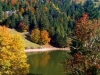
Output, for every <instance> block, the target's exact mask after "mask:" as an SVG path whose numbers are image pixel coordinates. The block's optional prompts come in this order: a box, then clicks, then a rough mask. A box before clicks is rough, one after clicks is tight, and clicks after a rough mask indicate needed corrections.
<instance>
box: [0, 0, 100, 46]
mask: <svg viewBox="0 0 100 75" xmlns="http://www.w3.org/2000/svg"><path fill="white" fill-rule="evenodd" d="M76 1H77V0H76ZM80 1H81V0H80ZM77 2H78V1H77ZM77 2H75V1H74V0H22V1H20V0H17V1H15V3H14V1H13V2H12V0H8V1H6V0H4V1H0V14H1V15H0V24H1V25H5V26H7V27H9V28H14V29H16V30H17V31H20V32H29V33H30V34H29V36H28V38H29V40H30V41H32V42H34V43H37V44H46V43H50V44H51V45H53V46H57V47H66V46H68V45H69V44H70V41H71V37H72V36H73V34H72V32H73V31H74V29H75V26H76V22H77V21H78V20H79V19H80V17H82V16H83V14H88V16H89V19H90V20H98V19H99V17H100V5H99V4H98V3H99V2H98V0H94V1H92V0H87V1H85V2H84V3H83V2H79V3H77ZM44 35H46V36H44Z"/></svg>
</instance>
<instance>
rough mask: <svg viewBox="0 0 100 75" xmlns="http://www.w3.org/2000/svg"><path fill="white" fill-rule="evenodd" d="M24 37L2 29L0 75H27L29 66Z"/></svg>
mask: <svg viewBox="0 0 100 75" xmlns="http://www.w3.org/2000/svg"><path fill="white" fill-rule="evenodd" d="M24 50H25V45H24V41H23V39H22V37H21V36H20V35H18V34H15V35H14V34H13V33H11V31H10V30H9V29H8V28H6V27H5V26H3V27H0V75H26V74H27V73H28V67H29V65H28V64H27V63H26V62H27V56H26V54H25V51H24Z"/></svg>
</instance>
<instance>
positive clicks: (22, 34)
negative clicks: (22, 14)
mask: <svg viewBox="0 0 100 75" xmlns="http://www.w3.org/2000/svg"><path fill="white" fill-rule="evenodd" d="M10 31H11V32H12V33H13V34H15V33H17V34H19V35H21V36H22V37H23V39H24V42H25V45H26V49H33V48H39V47H40V45H38V44H35V43H33V42H31V41H29V40H27V39H26V35H25V34H27V32H23V33H21V32H17V31H16V30H15V29H10Z"/></svg>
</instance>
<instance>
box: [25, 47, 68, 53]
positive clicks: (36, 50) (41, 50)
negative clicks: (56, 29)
mask: <svg viewBox="0 0 100 75" xmlns="http://www.w3.org/2000/svg"><path fill="white" fill-rule="evenodd" d="M56 50H63V51H69V50H70V48H68V47H67V48H36V49H26V50H25V52H46V51H56Z"/></svg>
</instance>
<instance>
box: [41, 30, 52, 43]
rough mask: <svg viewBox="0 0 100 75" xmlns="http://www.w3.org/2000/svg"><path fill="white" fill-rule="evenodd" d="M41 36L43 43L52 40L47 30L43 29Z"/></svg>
mask: <svg viewBox="0 0 100 75" xmlns="http://www.w3.org/2000/svg"><path fill="white" fill-rule="evenodd" d="M40 36H41V37H40V42H41V43H42V44H47V43H49V42H50V38H49V33H48V32H47V31H46V30H42V31H41V33H40Z"/></svg>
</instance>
